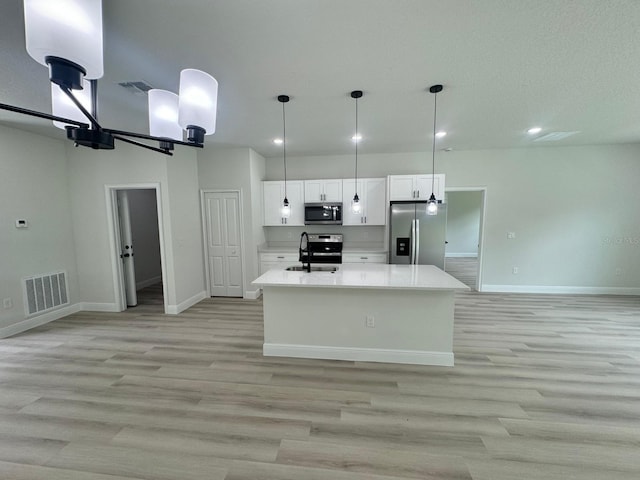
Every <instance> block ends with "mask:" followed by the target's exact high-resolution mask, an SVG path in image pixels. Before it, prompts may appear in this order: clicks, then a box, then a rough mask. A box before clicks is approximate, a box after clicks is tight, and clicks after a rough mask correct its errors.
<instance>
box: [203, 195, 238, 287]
mask: <svg viewBox="0 0 640 480" xmlns="http://www.w3.org/2000/svg"><path fill="white" fill-rule="evenodd" d="M204 202H205V220H206V223H207V225H206V229H207V260H208V264H209V295H210V296H212V297H242V245H241V242H240V199H239V193H238V192H209V193H205V196H204Z"/></svg>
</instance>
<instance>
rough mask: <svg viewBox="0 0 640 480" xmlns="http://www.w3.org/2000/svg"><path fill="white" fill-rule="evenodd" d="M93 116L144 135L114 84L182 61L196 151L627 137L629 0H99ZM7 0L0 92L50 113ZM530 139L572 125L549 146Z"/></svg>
mask: <svg viewBox="0 0 640 480" xmlns="http://www.w3.org/2000/svg"><path fill="white" fill-rule="evenodd" d="M103 9H104V45H105V76H104V77H103V79H101V80H100V82H99V88H100V93H99V99H100V105H99V112H100V119H101V122H102V123H103V124H105V125H106V126H111V127H113V128H123V129H130V130H136V131H140V132H143V133H147V114H146V97H144V96H142V97H140V96H135V95H133V94H131V93H129V92H127V91H126V90H124V89H123V88H122V87H119V86H117V83H118V82H122V81H132V80H145V81H147V82H148V83H150V84H151V85H152V86H154V87H157V88H165V89H169V90H173V91H177V87H178V79H179V72H180V70H181V69H182V68H186V67H193V68H199V69H202V70H205V71H207V72H209V73H210V74H211V75H213V76H214V77H216V79H217V80H218V82H219V85H220V87H219V99H218V121H217V131H216V133H215V135H213V136H211V137H207V144H209V145H229V146H250V147H252V148H254V149H255V150H256V151H258V152H259V153H261V154H263V155H265V156H267V157H273V156H278V155H280V154H281V147H277V146H275V145H273V144H272V143H271V140H272V139H273V138H274V137H276V136H280V135H281V131H282V122H281V104H280V103H278V102H277V101H276V99H275V97H276V96H277V95H278V94H288V95H290V96H291V97H292V100H291V102H290V103H289V104H287V144H288V150H287V151H288V153H289V154H290V155H314V154H333V153H351V152H353V143H352V142H351V140H350V137H351V135H352V134H353V132H354V100H353V99H351V98H350V97H349V92H350V91H351V90H354V89H362V90H364V92H365V95H364V97H363V98H362V99H361V100H359V110H360V126H361V127H360V131H361V133H362V135H363V137H364V140H363V141H362V143H361V147H360V152H363V153H374V152H408V151H424V150H430V148H431V138H432V135H431V134H430V133H429V132H430V131H431V129H432V115H433V95H432V94H430V93H428V92H427V89H428V87H429V86H430V85H432V84H435V83H442V84H443V85H444V91H443V92H442V93H441V94H439V95H438V127H439V129H443V130H446V131H447V132H448V135H447V136H446V137H445V138H444V139H442V140H438V148H448V147H451V148H454V149H456V150H468V149H484V148H506V147H523V146H529V145H531V146H544V145H582V144H598V143H630V142H640V34H639V32H640V1H637V0H605V1H603V0H536V1H528V0H445V1H443V0H440V1H434V0H268V1H266V0H135V1H132V0H105V1H104V2H103ZM23 23H24V22H23V17H22V1H21V0H3V1H2V3H1V5H0V38H1V43H0V65H2V68H1V69H0V102H2V103H11V104H16V105H19V106H23V107H27V108H32V109H38V110H43V111H50V99H49V96H50V91H49V85H48V78H47V77H48V72H47V70H46V68H45V67H42V66H41V65H39V64H37V63H36V62H35V61H34V60H32V59H31V58H30V57H29V56H28V55H27V53H26V51H25V48H24V25H23ZM0 121H1V122H2V123H4V124H8V125H12V126H16V127H19V128H27V129H32V130H35V131H38V132H40V133H45V134H47V135H52V136H56V137H60V138H62V137H64V132H62V131H60V130H58V129H55V128H54V127H53V126H51V127H49V122H47V121H44V120H37V119H31V118H28V117H23V116H20V115H15V114H11V113H8V112H0ZM535 125H539V126H541V127H543V131H542V133H541V134H540V135H544V134H545V133H548V132H556V131H579V132H580V133H578V134H576V135H573V136H571V137H569V138H567V139H564V140H560V141H558V142H554V143H542V142H537V143H536V142H532V138H531V137H530V136H529V135H527V134H526V130H527V129H528V128H529V127H531V126H535Z"/></svg>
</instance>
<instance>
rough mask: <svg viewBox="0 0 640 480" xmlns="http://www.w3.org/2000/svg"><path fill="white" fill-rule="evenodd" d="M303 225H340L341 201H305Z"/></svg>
mask: <svg viewBox="0 0 640 480" xmlns="http://www.w3.org/2000/svg"><path fill="white" fill-rule="evenodd" d="M304 224H305V225H342V203H305V204H304Z"/></svg>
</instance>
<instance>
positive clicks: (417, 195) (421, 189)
mask: <svg viewBox="0 0 640 480" xmlns="http://www.w3.org/2000/svg"><path fill="white" fill-rule="evenodd" d="M432 179H433V193H434V195H435V196H436V199H438V200H442V201H444V174H443V173H438V174H436V175H433V176H432V175H389V200H390V201H393V200H429V197H430V196H431V181H432Z"/></svg>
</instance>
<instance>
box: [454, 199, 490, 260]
mask: <svg viewBox="0 0 640 480" xmlns="http://www.w3.org/2000/svg"><path fill="white" fill-rule="evenodd" d="M446 203H447V242H448V243H447V247H446V254H447V256H451V257H476V256H478V243H479V242H480V238H479V233H480V213H481V207H482V192H479V191H475V192H448V193H447V194H446Z"/></svg>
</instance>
